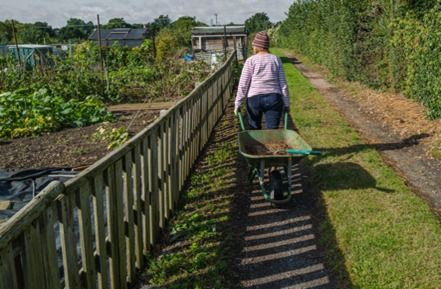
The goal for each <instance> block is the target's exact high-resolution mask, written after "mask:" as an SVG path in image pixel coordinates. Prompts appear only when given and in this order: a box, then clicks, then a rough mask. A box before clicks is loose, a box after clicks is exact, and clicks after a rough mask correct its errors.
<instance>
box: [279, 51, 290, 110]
mask: <svg viewBox="0 0 441 289" xmlns="http://www.w3.org/2000/svg"><path fill="white" fill-rule="evenodd" d="M277 60H278V62H279V67H278V74H279V85H280V91H281V92H282V96H283V104H284V106H285V107H289V91H288V84H287V82H286V77H285V72H284V71H283V64H282V60H281V59H280V57H277Z"/></svg>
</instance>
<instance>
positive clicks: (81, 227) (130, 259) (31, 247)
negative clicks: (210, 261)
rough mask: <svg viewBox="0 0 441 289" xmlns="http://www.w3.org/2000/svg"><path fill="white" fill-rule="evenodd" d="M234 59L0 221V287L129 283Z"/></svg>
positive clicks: (199, 144) (201, 139)
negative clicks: (128, 136) (70, 176)
mask: <svg viewBox="0 0 441 289" xmlns="http://www.w3.org/2000/svg"><path fill="white" fill-rule="evenodd" d="M235 61H236V56H235V53H234V54H232V55H231V56H230V57H229V59H228V60H227V62H226V63H225V64H224V65H223V66H222V67H221V68H220V69H219V70H217V71H216V72H215V73H214V74H213V75H211V76H210V77H209V78H208V79H207V80H206V81H204V82H203V83H201V84H200V85H199V86H198V87H197V88H196V89H195V90H193V92H191V93H190V94H189V95H188V96H187V97H185V98H184V99H182V100H180V101H179V102H178V103H177V104H176V105H175V106H174V107H172V108H170V109H169V110H168V111H167V112H166V113H165V114H163V115H161V116H160V117H159V118H158V119H157V120H156V121H155V122H154V123H152V124H151V125H149V126H148V127H147V128H145V129H144V130H143V131H141V132H140V133H139V134H137V135H136V136H135V137H134V138H132V139H131V140H129V141H128V142H127V143H126V144H125V145H124V146H122V147H121V148H119V149H117V150H115V151H113V152H112V153H110V154H109V155H108V156H106V157H105V158H103V159H101V160H99V161H98V162H97V163H95V164H94V165H93V166H91V167H90V168H88V169H87V170H85V171H83V172H82V173H81V174H79V175H78V176H77V177H75V178H74V179H72V180H70V181H68V182H67V183H65V184H62V183H60V182H52V183H51V184H50V185H49V186H48V187H47V188H46V189H45V190H43V191H42V192H41V193H40V194H39V195H38V196H37V197H36V198H34V199H33V200H32V201H31V202H29V203H28V204H27V205H26V206H25V207H24V208H23V209H22V210H20V211H19V212H17V213H16V215H14V216H13V217H12V218H11V219H9V220H8V221H7V222H5V223H4V224H3V225H2V226H1V227H0V288H8V289H25V288H26V289H28V288H35V289H41V288H46V289H55V288H57V289H59V288H67V289H77V288H87V289H124V288H128V287H129V286H130V285H131V284H133V282H134V281H135V275H136V274H137V272H139V271H140V270H141V269H142V268H143V267H144V266H145V265H146V263H145V260H146V258H147V257H148V256H149V254H150V252H151V248H152V245H154V244H155V242H156V241H157V239H158V235H159V234H160V232H161V229H163V228H164V226H165V224H166V222H167V220H168V219H169V218H170V217H171V215H172V212H173V210H174V209H175V208H176V207H177V204H178V200H179V195H180V192H181V191H182V189H183V188H184V186H185V181H186V180H187V178H188V176H189V174H190V173H191V169H192V166H193V164H194V163H195V161H196V160H197V157H198V155H199V153H200V152H201V150H202V149H203V148H204V146H205V145H206V143H207V142H208V140H209V136H210V134H211V132H212V130H213V128H214V126H215V125H216V123H217V121H218V120H219V118H220V116H221V115H222V113H223V111H224V109H225V106H226V104H227V101H229V99H230V97H231V94H232V90H233V85H234V83H233V69H234V66H235V65H236V63H235ZM59 252H61V254H60V253H59Z"/></svg>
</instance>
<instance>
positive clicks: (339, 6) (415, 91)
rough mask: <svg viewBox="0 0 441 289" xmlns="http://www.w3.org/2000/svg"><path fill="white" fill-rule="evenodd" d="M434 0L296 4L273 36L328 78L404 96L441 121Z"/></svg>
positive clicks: (438, 18)
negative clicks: (318, 66)
mask: <svg viewBox="0 0 441 289" xmlns="http://www.w3.org/2000/svg"><path fill="white" fill-rule="evenodd" d="M437 3H441V2H440V1H438V0H428V1H388V0H379V1H369V0H361V1H360V0H342V1H334V0H319V1H311V0H305V1H298V2H295V3H294V4H292V5H291V7H290V9H289V14H288V18H287V19H286V20H285V21H284V22H283V23H282V24H281V26H280V27H279V28H278V29H277V31H276V32H275V33H276V35H275V36H274V40H275V41H277V44H278V45H279V46H282V47H288V48H292V49H295V50H297V51H299V52H301V53H303V54H305V55H306V56H308V57H309V58H310V59H311V60H312V61H314V62H317V63H319V64H322V65H325V66H326V67H327V68H328V69H329V70H330V71H331V72H332V73H333V74H334V75H336V76H340V77H344V78H346V79H348V80H357V81H360V82H362V83H364V84H367V85H369V86H371V87H374V88H379V89H392V90H395V91H399V92H404V94H405V95H407V96H408V97H410V98H414V99H417V100H419V101H421V102H422V103H423V104H424V105H425V106H426V107H427V108H428V115H429V116H430V117H432V118H435V117H441V100H440V96H441V78H440V75H441V59H440V58H439V53H440V52H441V36H440V34H439V27H440V24H441V12H440V11H439V7H437V5H436V4H437Z"/></svg>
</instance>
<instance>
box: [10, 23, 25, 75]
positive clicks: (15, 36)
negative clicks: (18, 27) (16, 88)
mask: <svg viewBox="0 0 441 289" xmlns="http://www.w3.org/2000/svg"><path fill="white" fill-rule="evenodd" d="M11 23H12V24H11V25H12V34H13V36H14V42H15V49H17V58H18V63H19V64H20V67H21V66H22V63H21V55H20V49H19V48H18V41H17V33H16V31H15V25H14V20H11Z"/></svg>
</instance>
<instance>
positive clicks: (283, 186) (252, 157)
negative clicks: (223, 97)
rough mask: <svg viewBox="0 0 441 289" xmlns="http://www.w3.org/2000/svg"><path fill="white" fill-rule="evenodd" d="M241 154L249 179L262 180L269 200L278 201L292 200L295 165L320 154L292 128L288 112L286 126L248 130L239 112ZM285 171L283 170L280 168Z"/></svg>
mask: <svg viewBox="0 0 441 289" xmlns="http://www.w3.org/2000/svg"><path fill="white" fill-rule="evenodd" d="M238 117H239V121H240V127H241V132H239V137H238V138H239V153H240V154H241V155H242V156H244V157H245V159H246V161H247V163H248V165H249V167H250V174H249V181H250V182H251V181H252V180H253V179H254V178H257V179H258V181H259V185H260V189H261V191H262V193H263V196H264V198H265V200H267V201H269V202H271V203H273V204H276V205H280V204H285V203H288V202H290V201H291V199H292V194H291V188H292V166H293V165H294V164H296V163H298V162H299V161H300V160H301V159H302V158H304V157H305V156H307V155H320V154H321V152H320V151H315V150H313V149H312V148H311V147H310V146H309V145H308V144H307V143H306V142H305V141H304V140H303V139H302V138H301V137H300V135H299V134H297V133H296V132H295V131H293V130H289V129H288V113H285V114H284V128H283V129H271V130H268V129H267V130H246V129H245V125H244V121H243V117H242V114H241V113H240V112H239V113H238ZM281 167H282V168H283V170H282V171H281V170H279V169H280V168H281ZM265 169H268V170H269V184H266V183H265Z"/></svg>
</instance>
